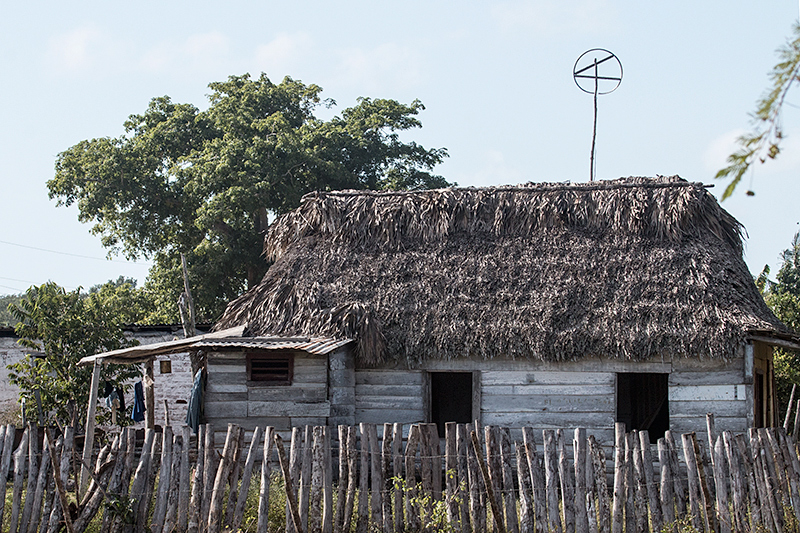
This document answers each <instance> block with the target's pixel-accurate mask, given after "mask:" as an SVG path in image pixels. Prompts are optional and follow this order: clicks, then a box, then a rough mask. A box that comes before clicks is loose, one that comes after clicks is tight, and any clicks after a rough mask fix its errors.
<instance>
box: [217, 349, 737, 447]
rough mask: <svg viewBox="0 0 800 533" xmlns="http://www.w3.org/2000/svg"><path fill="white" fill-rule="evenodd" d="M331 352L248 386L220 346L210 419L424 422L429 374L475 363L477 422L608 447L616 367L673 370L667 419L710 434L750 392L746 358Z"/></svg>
mask: <svg viewBox="0 0 800 533" xmlns="http://www.w3.org/2000/svg"><path fill="white" fill-rule="evenodd" d="M341 355H342V354H338V356H341ZM334 356H337V354H333V355H332V356H331V359H330V362H329V361H328V357H325V356H316V355H310V354H304V353H298V354H297V356H296V357H295V363H294V365H295V368H294V382H293V383H292V385H290V386H271V387H264V386H249V387H248V385H247V375H246V369H245V359H244V355H243V354H241V353H239V354H235V353H231V354H222V353H219V354H215V356H214V357H213V358H210V360H209V380H208V387H207V394H206V416H207V418H208V421H209V422H210V423H211V424H213V425H214V426H216V427H225V426H226V425H227V424H228V423H235V424H238V425H240V426H242V427H243V428H244V429H245V431H248V432H249V431H252V429H253V428H254V427H255V426H256V425H259V426H265V425H269V426H272V427H275V428H276V430H278V431H286V430H288V429H289V428H291V427H293V426H304V425H324V424H329V425H330V424H334V423H335V424H338V423H339V422H342V421H347V422H351V421H352V423H354V424H358V423H368V424H372V423H377V424H380V423H382V422H383V421H385V420H393V421H396V422H398V423H401V424H414V423H423V422H427V421H428V420H427V417H428V405H427V401H426V396H427V394H429V392H428V390H427V388H426V383H427V374H428V372H448V371H454V372H465V371H473V372H474V371H477V372H478V380H477V381H478V383H480V389H479V390H477V391H476V393H479V394H480V412H479V413H475V412H474V413H473V416H474V417H475V418H479V420H480V423H481V424H487V425H499V426H504V427H509V428H511V430H512V432H513V433H514V436H515V438H516V437H517V436H518V435H517V433H518V432H519V431H520V430H521V428H522V427H531V428H533V429H534V430H536V431H541V430H544V429H553V428H560V427H575V426H579V427H584V428H586V429H587V431H588V433H589V435H593V436H594V437H595V438H596V439H597V440H598V441H599V442H601V443H603V444H604V445H606V446H608V445H611V444H612V443H613V441H614V435H613V430H612V429H611V428H613V427H614V422H615V421H616V375H617V373H621V372H638V373H667V374H669V382H668V383H669V402H670V404H669V414H670V427H671V429H672V430H673V431H675V432H688V431H696V432H698V438H700V439H706V438H707V436H706V435H705V415H706V413H708V412H714V413H716V414H717V426H718V428H719V430H720V431H734V432H741V431H744V430H745V429H746V427H747V414H748V411H747V409H748V402H747V397H748V395H751V394H752V391H751V387H752V385H750V384H747V383H746V380H745V376H744V358H743V357H741V358H736V359H733V360H731V361H727V362H726V361H718V360H700V359H681V360H675V361H672V362H664V363H661V362H656V363H654V362H650V361H645V362H641V361H618V360H600V359H593V358H587V359H584V360H581V361H571V362H561V363H542V362H538V361H535V362H534V361H519V360H517V361H514V360H492V361H482V360H470V359H464V360H459V361H428V362H427V363H426V364H425V365H424V367H423V368H418V369H407V368H393V369H353V368H352V366H351V364H349V363H348V362H347V359H346V358H342V357H334ZM329 367H330V368H329ZM353 374H354V375H353ZM349 402H352V403H351V404H350V406H348V403H349ZM333 404H335V405H333ZM218 438H220V436H219V435H218Z"/></svg>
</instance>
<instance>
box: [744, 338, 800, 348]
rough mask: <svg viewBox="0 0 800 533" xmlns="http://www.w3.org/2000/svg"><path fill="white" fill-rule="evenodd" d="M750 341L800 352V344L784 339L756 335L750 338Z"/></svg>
mask: <svg viewBox="0 0 800 533" xmlns="http://www.w3.org/2000/svg"><path fill="white" fill-rule="evenodd" d="M750 341H756V342H763V343H764V344H769V345H770V346H778V347H779V348H786V349H787V350H794V351H800V344H798V343H796V342H792V341H787V340H784V339H776V338H774V337H763V336H760V335H754V336H752V337H750Z"/></svg>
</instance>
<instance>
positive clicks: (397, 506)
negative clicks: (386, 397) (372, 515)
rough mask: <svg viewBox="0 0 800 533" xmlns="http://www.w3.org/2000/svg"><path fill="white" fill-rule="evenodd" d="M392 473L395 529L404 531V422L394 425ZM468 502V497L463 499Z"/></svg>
mask: <svg viewBox="0 0 800 533" xmlns="http://www.w3.org/2000/svg"><path fill="white" fill-rule="evenodd" d="M392 473H393V475H394V486H393V490H394V531H395V533H402V532H403V527H404V526H403V522H404V521H403V484H402V481H401V480H402V476H403V424H398V423H395V424H394V425H393V426H392ZM462 501H463V502H464V503H466V502H467V500H466V497H465V498H464V499H463V500H462Z"/></svg>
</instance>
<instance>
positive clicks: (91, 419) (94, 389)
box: [79, 361, 101, 494]
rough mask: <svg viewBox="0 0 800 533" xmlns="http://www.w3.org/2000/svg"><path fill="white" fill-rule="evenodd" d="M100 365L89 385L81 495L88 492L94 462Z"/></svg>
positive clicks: (97, 366) (96, 365) (95, 366)
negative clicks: (93, 451) (90, 471)
mask: <svg viewBox="0 0 800 533" xmlns="http://www.w3.org/2000/svg"><path fill="white" fill-rule="evenodd" d="M100 367H101V365H100V363H98V362H97V361H95V362H94V366H93V367H92V381H91V384H90V385H89V387H90V388H89V405H88V407H87V409H86V432H85V433H84V436H85V437H84V441H83V463H82V466H81V481H80V485H79V494H83V492H84V491H85V490H86V484H87V483H88V482H89V469H90V468H91V466H90V465H91V462H92V447H93V446H94V426H95V423H96V420H95V413H96V411H97V394H98V388H99V387H100Z"/></svg>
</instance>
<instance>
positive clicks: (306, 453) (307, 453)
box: [297, 426, 316, 533]
mask: <svg viewBox="0 0 800 533" xmlns="http://www.w3.org/2000/svg"><path fill="white" fill-rule="evenodd" d="M313 440H314V434H313V428H312V427H311V426H306V427H305V431H304V434H303V445H302V449H301V455H300V457H301V469H300V486H299V488H298V489H297V505H299V506H300V507H299V509H300V519H301V520H302V521H303V530H304V531H309V532H310V531H311V530H310V529H309V527H308V519H309V515H308V504H309V492H310V489H311V463H312V461H313V458H314V455H313V452H314V450H313ZM315 533H316V532H315Z"/></svg>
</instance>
